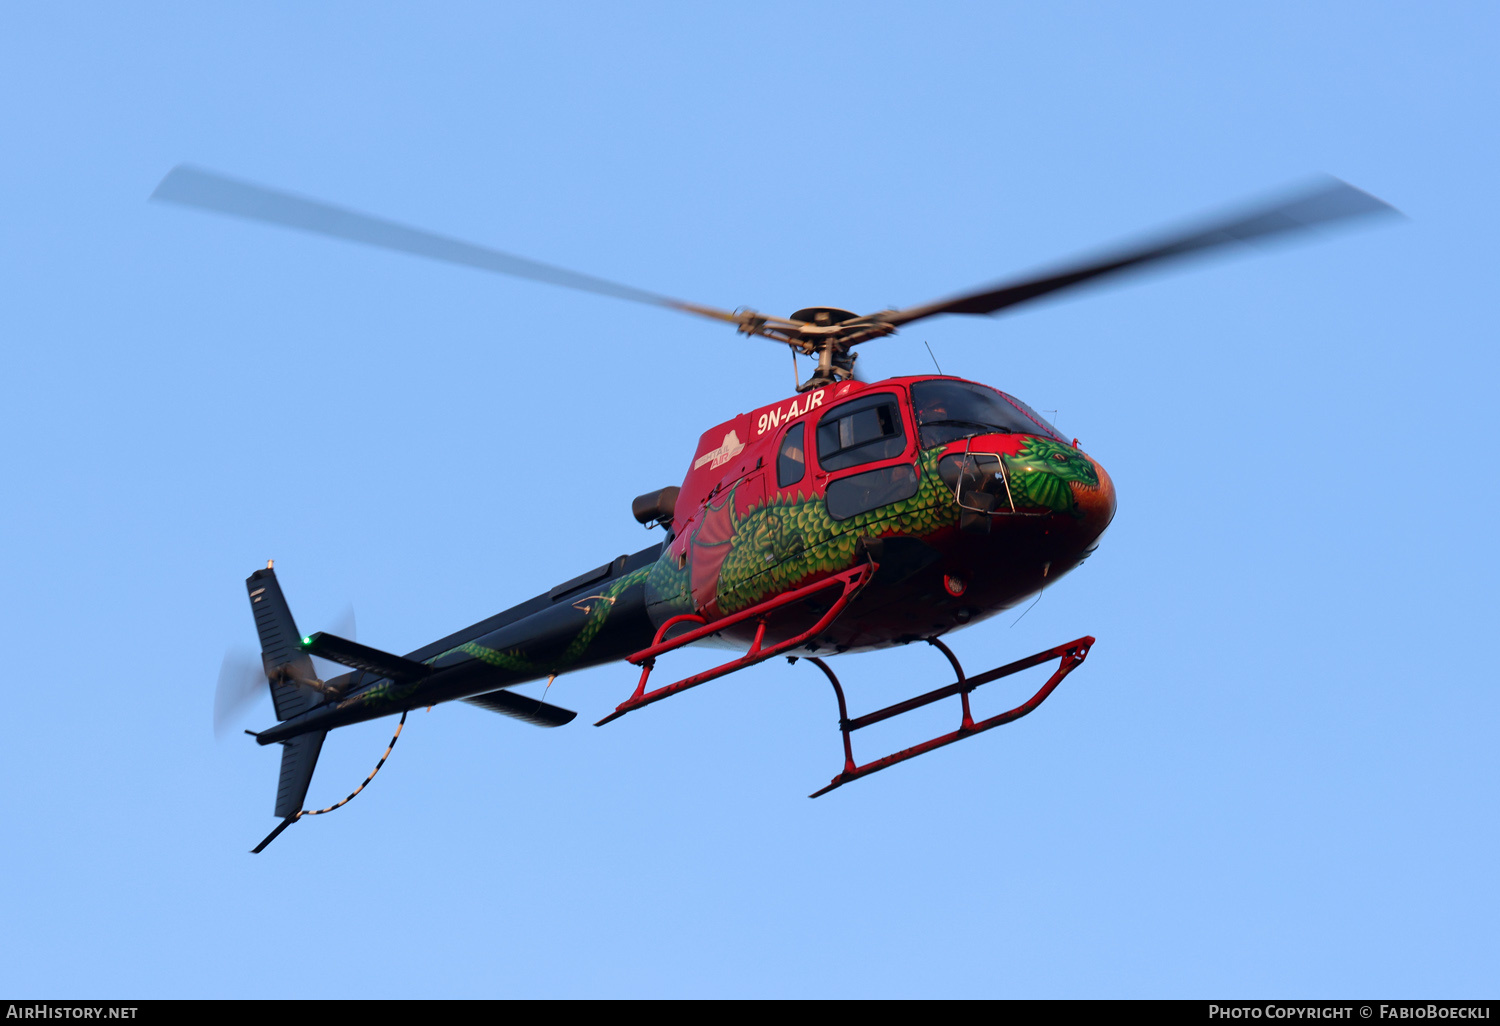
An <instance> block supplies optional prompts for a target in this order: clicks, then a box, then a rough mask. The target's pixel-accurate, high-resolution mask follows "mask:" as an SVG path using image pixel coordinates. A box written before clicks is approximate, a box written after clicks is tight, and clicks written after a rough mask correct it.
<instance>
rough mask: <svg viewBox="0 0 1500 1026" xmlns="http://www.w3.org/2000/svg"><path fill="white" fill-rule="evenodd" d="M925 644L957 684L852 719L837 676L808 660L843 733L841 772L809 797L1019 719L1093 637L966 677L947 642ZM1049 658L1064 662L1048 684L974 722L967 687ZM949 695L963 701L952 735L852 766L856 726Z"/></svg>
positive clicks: (1080, 656)
mask: <svg viewBox="0 0 1500 1026" xmlns="http://www.w3.org/2000/svg"><path fill="white" fill-rule="evenodd" d="M927 643H928V644H929V645H932V646H933V647H935V648H937V649H938V650H939V651H941V652H942V653H943V655H945V656H947V657H948V661H949V662H950V663H952V664H953V672H954V673H955V674H956V675H957V677H958V680H957V682H955V683H953V684H949V685H947V686H946V687H941V688H937V689H936V690H933V691H929V692H927V693H926V694H925V695H918V696H917V697H916V698H908V699H907V700H906V701H904V702H897V703H896V704H895V705H888V706H886V707H885V708H884V709H877V710H875V711H874V712H872V713H865V715H863V716H859V717H856V718H855V719H852V720H851V719H850V718H849V707H848V704H847V703H846V702H845V701H844V689H843V688H842V687H840V686H839V679H838V677H836V676H834V673H833V670H832V669H831V668H830V667H829V666H828V664H827V663H825V662H824V661H823V660H821V659H816V658H810V659H808V662H810V663H812V664H813V665H815V666H816V667H817V668H818V669H820V670H822V671H823V673H824V674H825V675H826V676H827V677H828V681H829V683H831V684H832V685H833V693H834V694H835V695H836V696H837V697H838V700H839V730H840V732H841V733H842V734H843V735H844V771H843V772H842V773H840V774H839V775H838V776H836V777H834V778H833V781H832V782H831V783H830V784H829V785H828V786H827V787H825V788H823V789H821V790H819V791H814V792H813V793H812V794H810V795H808V797H809V798H816V797H818V796H819V795H823V794H827V793H828V792H829V791H832V790H833V789H834V788H836V787H842V786H843V785H844V784H847V783H849V782H850V781H851V780H858V779H859V778H860V777H865V776H869V775H870V774H871V773H878V772H880V771H881V770H883V769H885V768H886V767H887V766H894V765H896V763H898V762H905V761H906V760H907V759H914V758H916V757H917V756H919V755H922V754H924V753H926V752H930V751H932V750H933V749H934V748H941V747H943V746H944V745H951V744H952V743H953V742H955V741H962V740H963V739H964V738H966V737H973V736H974V735H975V734H979V733H983V732H984V731H986V730H989V729H990V728H991V727H998V726H1001V725H1002V724H1006V723H1009V722H1011V721H1012V720H1018V719H1020V718H1021V717H1022V716H1025V715H1026V714H1027V713H1029V712H1031V710H1033V709H1035V708H1036V707H1037V706H1039V705H1041V704H1042V703H1043V702H1045V701H1046V700H1047V696H1048V695H1050V694H1052V692H1053V690H1054V689H1055V688H1056V687H1057V686H1058V685H1059V684H1061V683H1062V680H1063V678H1064V677H1066V676H1067V675H1068V674H1070V673H1072V672H1073V671H1074V670H1076V669H1077V668H1078V667H1079V665H1081V664H1082V663H1083V661H1084V659H1086V658H1088V654H1089V649H1090V648H1092V647H1093V644H1094V639H1093V638H1091V637H1082V638H1079V639H1077V640H1076V641H1070V642H1068V643H1067V644H1065V645H1058V646H1057V647H1056V648H1049V649H1047V650H1046V651H1045V652H1038V653H1037V654H1036V655H1031V656H1027V657H1026V658H1025V659H1017V660H1016V661H1015V662H1013V663H1006V664H1005V665H1004V666H998V667H996V668H995V669H993V670H989V671H987V672H985V673H981V674H980V675H979V676H977V677H970V678H966V677H964V671H963V667H962V666H960V665H959V663H958V657H957V656H955V655H954V654H953V652H952V651H950V650H949V648H948V646H947V645H945V644H943V643H942V642H941V641H939V640H938V639H937V638H928V639H927ZM1052 659H1061V660H1062V662H1061V663H1059V664H1058V667H1057V669H1056V671H1054V672H1053V674H1052V676H1051V677H1049V678H1048V679H1047V683H1045V684H1043V685H1042V687H1041V690H1039V691H1038V692H1037V693H1036V694H1034V695H1032V696H1031V697H1030V698H1029V699H1027V700H1026V701H1025V702H1023V703H1021V704H1020V705H1018V706H1016V707H1015V708H1014V709H1011V710H1008V711H1006V712H1003V713H1000V714H999V715H998V716H991V717H990V718H989V719H987V720H980V721H979V722H978V723H975V722H974V718H973V716H972V715H971V714H970V712H969V692H970V691H973V690H974V689H975V688H977V687H979V686H980V685H981V684H988V683H990V682H991V681H995V680H999V679H1000V678H1001V677H1008V676H1010V675H1011V674H1013V673H1019V672H1020V671H1022V670H1026V669H1030V668H1031V667H1033V666H1039V665H1041V664H1042V663H1045V662H1048V661H1050V660H1052ZM950 695H958V696H959V698H960V699H961V700H962V702H963V721H962V722H961V723H960V724H959V727H958V729H957V730H955V731H953V732H952V733H951V734H944V735H942V736H941V737H935V738H933V739H932V740H931V741H923V742H922V743H921V744H919V745H913V746H912V747H910V748H906V749H903V750H901V751H899V752H897V753H895V754H894V755H887V756H886V757H885V758H883V759H876V760H874V761H873V762H867V763H865V764H864V765H863V766H858V765H855V762H854V748H853V745H852V744H851V743H850V741H849V735H850V734H852V733H854V731H856V730H859V729H860V728H861V727H868V726H869V725H870V724H872V723H879V722H880V721H881V720H888V719H890V718H891V717H892V716H899V715H901V714H902V713H904V712H910V711H911V710H913V709H920V708H921V707H922V706H924V705H930V704H931V703H933V702H936V701H938V700H939V699H943V698H947V697H949V696H950Z"/></svg>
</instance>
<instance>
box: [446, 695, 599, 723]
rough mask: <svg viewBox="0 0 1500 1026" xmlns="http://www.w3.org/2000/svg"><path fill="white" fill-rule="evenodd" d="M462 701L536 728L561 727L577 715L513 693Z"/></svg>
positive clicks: (475, 697) (477, 696)
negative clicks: (533, 725) (532, 724)
mask: <svg viewBox="0 0 1500 1026" xmlns="http://www.w3.org/2000/svg"><path fill="white" fill-rule="evenodd" d="M464 701H465V702H468V703H469V704H470V705H477V706H480V707H482V708H485V709H488V710H490V711H491V712H497V713H500V714H501V715H502V716H514V717H515V718H516V719H518V720H525V721H526V722H527V723H534V724H536V725H537V726H538V727H561V726H562V725H563V724H564V723H569V722H571V721H572V719H573V717H575V716H577V715H578V714H577V713H576V712H573V711H571V710H569V709H561V708H558V707H557V706H555V705H548V704H547V703H546V702H543V701H541V700H540V699H537V698H527V697H526V696H525V695H518V694H516V693H515V692H514V691H505V690H501V691H491V692H489V693H488V694H484V695H475V696H474V697H473V698H466V699H464Z"/></svg>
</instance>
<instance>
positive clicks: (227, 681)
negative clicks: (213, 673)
mask: <svg viewBox="0 0 1500 1026" xmlns="http://www.w3.org/2000/svg"><path fill="white" fill-rule="evenodd" d="M268 693H269V692H268V691H267V688H266V673H265V669H264V668H263V667H262V666H261V662H260V659H259V657H257V656H256V655H254V654H253V653H251V652H249V651H247V650H245V649H230V650H229V651H228V652H225V653H224V662H223V663H222V664H221V665H220V667H219V684H218V687H217V688H215V689H214V736H215V737H223V736H224V734H225V733H227V732H228V731H229V730H231V729H232V728H233V727H234V725H235V723H237V722H239V720H240V719H241V718H243V716H244V714H245V712H246V711H247V710H248V709H249V708H250V706H252V705H253V704H254V703H255V700H256V699H257V698H260V697H262V696H264V695H266V694H268Z"/></svg>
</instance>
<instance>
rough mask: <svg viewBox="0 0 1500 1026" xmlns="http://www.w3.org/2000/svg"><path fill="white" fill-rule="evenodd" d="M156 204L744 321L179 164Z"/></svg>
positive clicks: (155, 195) (164, 182)
mask: <svg viewBox="0 0 1500 1026" xmlns="http://www.w3.org/2000/svg"><path fill="white" fill-rule="evenodd" d="M151 198H152V199H154V200H161V201H163V202H166V203H178V204H181V205H182V206H186V207H198V208H199V209H202V210H212V211H214V212H216V213H220V214H229V215H231V216H233V217H243V218H247V219H248V220H251V221H266V222H269V223H271V224H279V225H281V226H283V227H286V228H296V229H298V230H300V231H305V232H313V233H315V234H318V235H331V236H333V237H334V238H337V239H346V240H348V241H350V242H362V243H364V244H365V245H367V246H378V247H380V248H382V249H394V250H398V251H400V252H402V253H414V254H416V255H417V256H424V257H428V258H430V259H433V260H442V261H445V262H447V263H450V264H462V265H463V266H465V267H475V268H478V269H479V270H481V271H490V272H491V273H494V274H508V275H512V276H514V277H517V278H530V279H531V280H533V281H541V282H546V283H547V284H549V285H561V286H563V287H564V288H570V289H579V290H581V291H583V292H595V293H598V294H599V295H603V296H613V297H615V298H616V299H628V300H631V301H633V302H637V303H650V304H651V305H653V306H665V307H668V308H670V309H673V310H681V311H683V312H684V313H692V314H698V315H700V316H703V317H712V318H714V319H715V320H720V321H728V322H729V323H731V324H738V323H739V322H740V320H741V318H740V317H739V316H738V315H736V314H733V313H730V312H729V311H727V310H719V309H715V308H714V307H711V306H699V305H697V304H696V303H687V302H684V301H682V300H680V299H672V298H670V297H668V296H659V295H657V294H656V293H654V292H647V291H645V290H644V289H637V288H632V287H631V286H629V285H621V284H619V283H617V282H612V281H606V280H605V279H603V278H595V277H594V276H593V275H589V274H579V273H578V272H577V271H569V270H566V269H564V268H561V267H553V266H552V265H550V264H543V263H539V262H538V261H535V260H527V259H526V258H525V257H518V256H512V255H511V254H509V253H502V252H500V251H499V250H495V249H488V248H486V247H484V246H476V245H474V244H472V243H468V242H461V241H459V240H458V239H450V238H448V237H447V236H443V235H436V234H434V233H432V232H426V231H422V230H420V229H417V228H408V227H406V226H405V225H400V224H396V223H395V222H394V221H387V220H385V219H383V218H379V217H372V216H370V215H369V214H361V213H358V212H356V211H353V210H345V209H344V208H342V207H335V206H333V205H332V204H328V203H321V202H319V201H317V200H311V199H304V198H303V197H301V196H294V195H292V194H291V193H287V192H281V191H279V190H277V189H268V188H266V187H264V186H260V185H252V184H250V183H249V182H242V181H238V180H237V179H233V178H227V177H225V176H224V175H220V174H215V173H214V172H212V171H204V170H202V169H200V168H195V167H190V166H188V165H186V164H180V165H178V166H177V167H175V168H173V169H172V170H171V171H169V172H168V173H167V176H166V177H165V178H163V179H162V180H161V184H160V185H158V186H157V187H156V191H155V192H153V193H152V194H151Z"/></svg>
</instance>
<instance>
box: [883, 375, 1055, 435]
mask: <svg viewBox="0 0 1500 1026" xmlns="http://www.w3.org/2000/svg"><path fill="white" fill-rule="evenodd" d="M911 398H912V405H913V406H914V407H915V408H916V411H917V425H918V427H919V428H920V430H921V434H922V448H924V449H930V448H932V447H933V446H934V445H942V444H943V443H945V442H951V441H953V440H954V439H955V438H968V437H969V436H971V435H988V434H996V433H1004V434H1025V435H1045V436H1047V437H1049V438H1055V439H1057V440H1058V441H1059V442H1061V441H1065V439H1064V438H1063V437H1062V435H1060V434H1058V433H1057V428H1055V427H1053V426H1052V425H1051V424H1049V423H1047V421H1046V420H1045V419H1043V418H1042V415H1041V414H1039V413H1037V412H1036V411H1035V410H1033V409H1032V408H1031V407H1030V406H1027V405H1026V404H1025V403H1023V402H1021V400H1019V399H1017V398H1015V397H1014V396H1009V395H1006V394H1005V393H1004V392H999V391H996V390H995V389H993V388H989V387H988V386H986V385H974V384H970V383H969V382H967V381H918V382H916V383H915V384H913V385H912V386H911Z"/></svg>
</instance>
